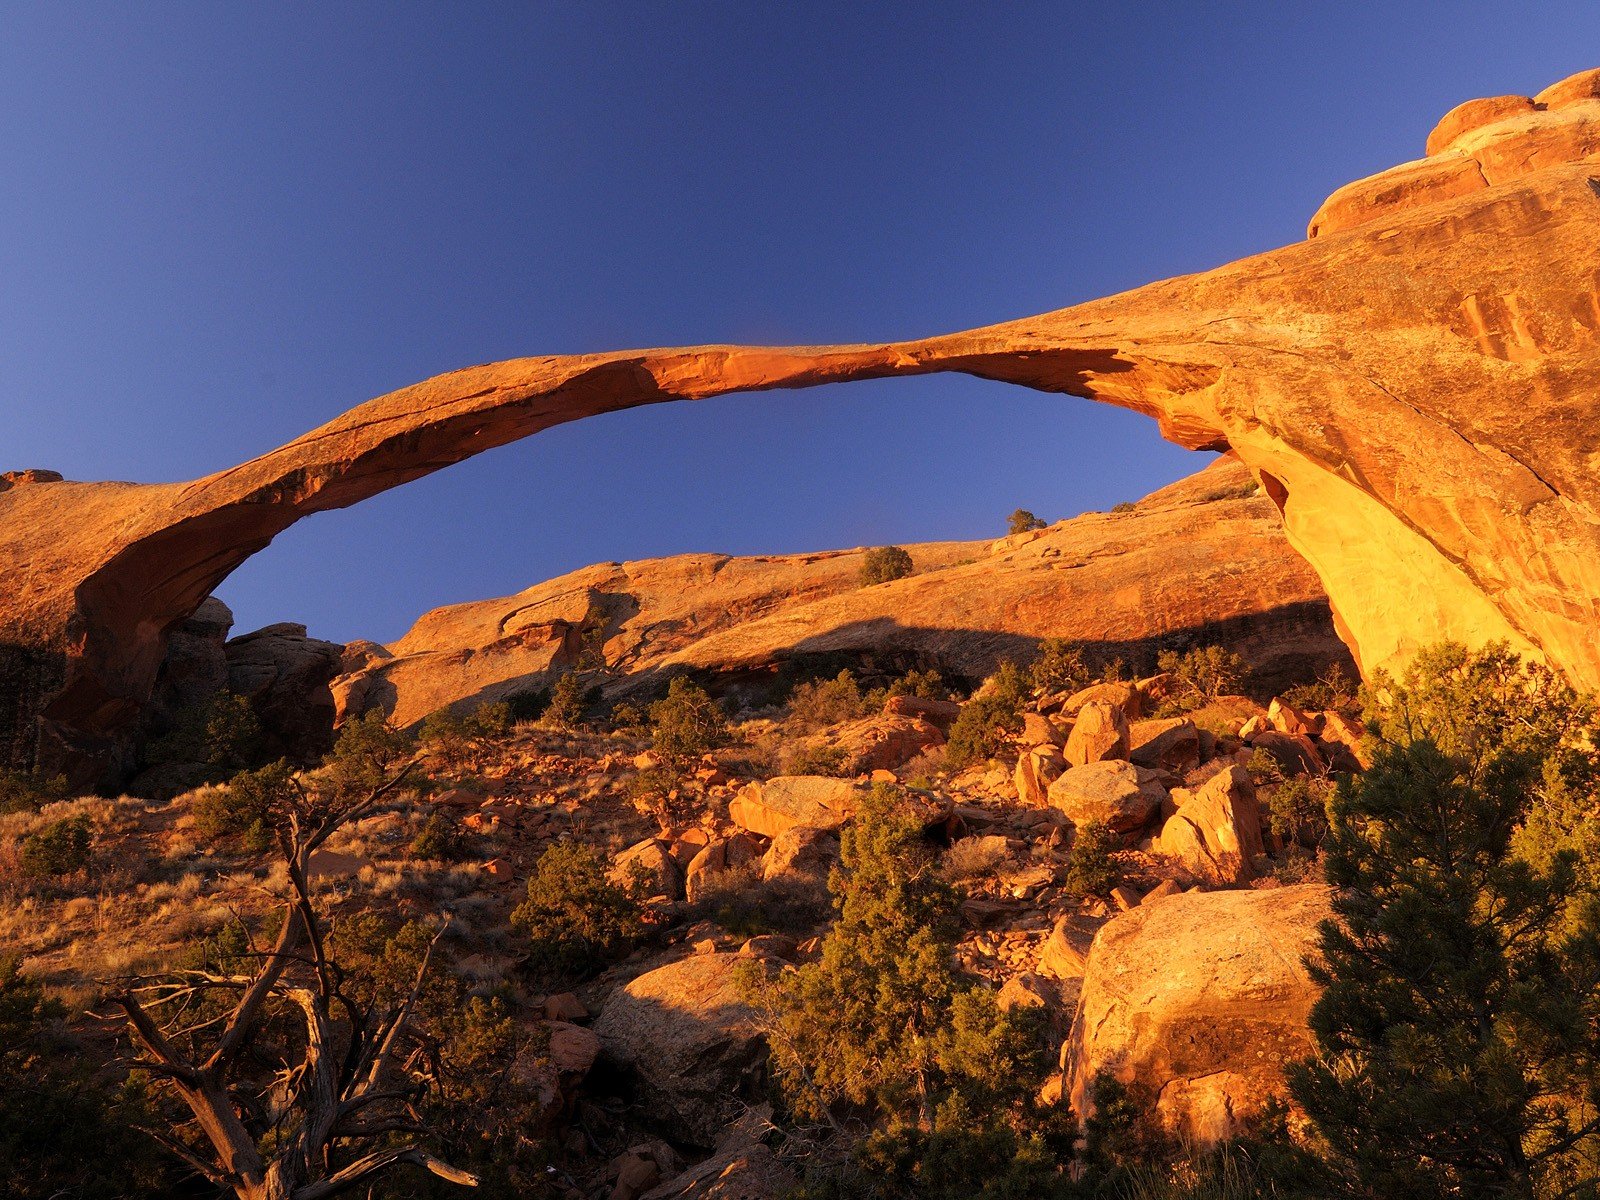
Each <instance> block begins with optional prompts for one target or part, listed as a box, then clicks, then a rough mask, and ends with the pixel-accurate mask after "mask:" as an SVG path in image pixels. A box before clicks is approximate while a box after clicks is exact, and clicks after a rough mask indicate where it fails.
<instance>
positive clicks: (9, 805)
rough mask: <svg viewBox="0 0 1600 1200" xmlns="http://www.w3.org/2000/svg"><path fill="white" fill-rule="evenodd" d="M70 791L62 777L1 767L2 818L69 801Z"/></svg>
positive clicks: (0, 795) (0, 805) (0, 806)
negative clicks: (6, 815) (8, 814)
mask: <svg viewBox="0 0 1600 1200" xmlns="http://www.w3.org/2000/svg"><path fill="white" fill-rule="evenodd" d="M69 794H70V789H68V787H67V781H66V780H65V779H63V778H62V777H61V776H59V775H56V776H47V775H38V774H30V773H29V772H27V771H12V770H9V769H7V768H4V767H0V816H3V815H5V814H6V813H18V812H38V811H39V810H40V809H41V808H43V807H44V806H45V805H46V804H54V803H55V802H56V801H58V800H65V799H67V797H68V795H69Z"/></svg>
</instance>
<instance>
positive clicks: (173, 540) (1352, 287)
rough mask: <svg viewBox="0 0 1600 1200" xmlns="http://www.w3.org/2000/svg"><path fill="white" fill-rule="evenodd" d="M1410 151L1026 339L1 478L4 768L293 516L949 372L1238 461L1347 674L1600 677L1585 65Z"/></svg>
mask: <svg viewBox="0 0 1600 1200" xmlns="http://www.w3.org/2000/svg"><path fill="white" fill-rule="evenodd" d="M1474 105H1476V106H1478V107H1476V108H1475V107H1474ZM1429 149H1430V151H1431V153H1430V155H1429V156H1428V157H1427V158H1424V159H1422V160H1419V161H1418V162H1415V163H1409V164H1404V165H1402V166H1401V167H1397V168H1394V169H1393V170H1391V171H1387V172H1384V173H1382V174H1380V175H1378V176H1374V177H1373V178H1371V179H1368V180H1362V181H1358V182H1357V183H1355V184H1351V185H1349V186H1348V187H1346V188H1342V189H1340V191H1339V192H1336V193H1335V194H1334V196H1332V197H1330V199H1329V201H1328V203H1327V204H1325V205H1324V206H1323V209H1322V210H1321V211H1320V212H1319V213H1318V214H1317V216H1316V218H1315V219H1314V220H1313V222H1312V226H1311V231H1310V234H1311V236H1309V237H1308V238H1307V240H1306V241H1303V242H1299V243H1296V244H1293V245H1290V246H1287V247H1284V248H1281V249H1278V250H1274V251H1271V252H1268V253H1266V254H1262V255H1258V256H1255V257H1252V258H1247V259H1243V260H1241V261H1239V262H1236V263H1233V264H1230V265H1228V266H1224V267H1221V268H1218V269H1217V270H1214V271H1210V272H1207V273H1205V274H1200V275H1192V276H1184V277H1181V278H1177V279H1171V280H1166V281H1162V282H1158V283H1153V284H1150V285H1148V286H1146V287H1143V288H1139V289H1137V290H1134V291H1131V292H1126V293H1123V294H1121V295H1117V296H1112V297H1109V298H1106V299H1102V300H1097V301H1093V302H1090V303H1088V304H1083V305H1079V306H1076V307H1073V308H1067V309H1062V310H1059V311H1057V312H1052V313H1047V314H1043V315H1040V316H1036V317H1030V318H1026V319H1023V320H1018V321H1011V322H1007V323H1005V324H1000V325H993V326H989V327H986V328H982V329H975V330H970V331H966V332H962V333H954V334H948V335H944V336H940V337H933V338H928V339H925V340H920V341H909V342H897V343H888V344H868V345H846V346H821V347H815V346H814V347H786V348H762V347H740V346H701V347H693V348H688V349H662V350H641V351H627V352H618V353H609V354H591V355H571V356H555V357H540V358H523V359H513V360H509V361H506V362H500V363H492V364H488V365H483V366H476V367H469V368H466V369H464V370H459V371H453V372H450V373H449V374H445V375H441V376H438V377H436V378H433V379H429V380H426V381H424V382H421V383H418V384H415V385H413V386H411V387H407V388H403V389H401V390H400V391H397V392H393V393H390V394H389V395H386V396H380V397H378V398H377V399H374V400H370V401H368V402H367V403H365V404H362V405H360V406H358V407H356V408H353V409H351V410H350V411H348V412H346V413H344V414H343V415H342V416H340V417H338V418H336V419H335V420H333V421H331V422H329V423H328V424H326V425H324V426H322V427H320V428H318V429H315V430H312V431H311V432H309V433H307V434H305V435H304V436H302V437H300V438H297V439H295V440H294V441H293V442H290V443H288V444H287V445H285V446H282V447H279V448H278V449H276V450H273V451H271V452H269V453H267V454H264V455H262V456H260V457H259V458H255V459H252V460H250V461H248V462H245V463H242V464H240V465H238V466H235V467H232V468H229V469H228V470H225V471H221V472H218V473H217V474H214V475H210V476H207V477H205V478H203V479H197V480H194V481H192V482H189V483H181V484H127V483H70V482H62V481H53V480H50V479H48V478H40V477H39V475H38V473H33V474H32V475H28V474H24V475H20V476H7V477H0V571H3V572H4V578H5V579H6V580H8V581H11V586H10V587H9V588H8V590H7V593H6V594H5V595H3V596H0V683H3V682H4V680H5V679H6V678H7V677H8V676H9V677H14V678H15V679H16V680H20V681H22V682H21V683H19V685H18V686H17V688H15V689H14V690H15V691H16V692H17V694H18V695H23V694H26V698H27V699H26V703H27V706H28V707H29V711H27V712H19V713H17V714H14V715H13V717H12V718H11V728H10V730H9V737H10V739H11V742H12V744H13V748H14V747H15V746H16V745H18V744H20V743H21V742H23V741H29V740H31V739H33V738H34V737H35V736H37V739H38V740H37V746H38V748H39V749H38V753H39V755H40V756H41V758H42V759H43V760H44V761H45V762H47V763H50V764H80V765H81V764H98V769H103V768H104V767H105V765H106V764H107V763H109V762H111V761H113V760H114V759H115V757H116V748H117V745H118V740H119V738H122V737H123V736H124V735H125V731H126V730H127V729H128V728H129V726H130V724H131V723H132V722H133V721H134V720H135V719H136V717H137V715H138V713H139V711H140V707H141V705H142V704H143V703H144V702H145V701H146V700H147V698H148V696H149V694H150V689H151V686H152V684H153V682H154V679H155V675H156V671H157V668H158V666H159V664H160V662H161V658H162V655H163V653H164V649H165V643H166V638H167V634H168V632H169V631H170V630H171V629H172V628H173V627H174V626H175V625H176V624H177V623H179V622H181V621H182V620H184V619H185V618H186V617H187V616H188V615H190V614H191V613H192V612H193V611H194V610H195V608H196V607H197V606H198V605H199V604H200V603H201V601H202V600H203V599H204V598H205V597H206V596H207V595H208V594H210V592H211V591H212V590H213V589H214V588H215V587H216V586H217V585H218V584H219V583H220V582H221V581H222V580H223V579H224V578H226V576H227V575H228V574H229V573H230V572H231V571H232V570H233V569H234V568H236V567H237V566H238V565H239V564H240V563H242V562H243V561H244V560H245V559H246V558H248V557H249V556H250V555H252V554H254V553H256V552H257V551H259V550H260V549H262V548H263V547H265V546H266V545H267V544H268V543H269V542H270V541H271V540H272V538H273V537H274V536H275V535H276V534H278V533H280V532H281V531H283V530H284V529H286V528H287V527H288V526H289V525H291V524H293V523H294V522H295V521H297V520H299V519H300V518H301V517H303V516H306V515H307V514H309V513H314V512H321V511H325V510H328V509H334V508H341V507H345V506H347V505H350V504H354V503H356V502H358V501H360V500H362V499H364V498H366V497H368V496H371V495H374V494H376V493H378V492H381V491H384V490H386V489H388V488H391V487H396V486H398V485H400V484H403V483H406V482H408V481H410V480H412V479H416V478H418V477H420V476H422V475H425V474H428V473H429V472H432V471H436V470H438V469H440V468H442V467H445V466H448V465H450V464H452V463H455V462H459V461H461V460H462V459H464V458H467V457H470V456H471V455H474V454H477V453H479V452H481V451H483V450H487V449H491V448H493V447H496V446H501V445H504V444H506V443H508V442H512V441H515V440H517V439H519V438H524V437H527V436H529V435H531V434H534V433H537V432H539V431H540V430H543V429H548V428H550V427H551V426H553V425H558V424H561V423H563V422H566V421H573V420H578V419H580V418H583V417H588V416H592V415H595V414H597V413H603V412H613V411H617V410H620V409H626V408H631V407H635V406H638V405H643V404H656V403H662V402H666V401H673V400H696V399H702V398H705V397H709V396H717V395H723V394H727V393H733V392H745V391H757V390H766V389H773V388H805V387H810V386H813V385H816V384H822V383H836V382H844V381H849V380H858V379H871V378H883V377H886V376H902V375H920V374H928V373H932V372H940V371H958V372H965V373H968V374H971V375H976V376H980V377H983V378H987V379H995V380H1001V381H1005V382H1010V383H1015V384H1019V385H1021V386H1025V387H1030V388H1035V389H1038V390H1041V391H1045V392H1054V393H1061V394H1065V395H1071V396H1079V397H1084V398H1087V399H1090V400H1095V401H1100V402H1103V403H1109V404H1117V405H1121V406H1123V407H1126V408H1129V409H1133V410H1135V411H1138V412H1141V413H1144V414H1146V415H1148V416H1150V417H1152V418H1154V419H1155V420H1156V421H1157V423H1158V425H1159V427H1160V431H1161V433H1162V435H1163V436H1165V437H1166V438H1168V439H1170V440H1172V441H1174V442H1176V443H1178V444H1180V445H1183V446H1186V447H1189V448H1191V449H1216V450H1221V449H1232V450H1233V451H1234V452H1235V453H1236V454H1237V455H1238V456H1239V458H1240V459H1242V460H1243V461H1244V462H1245V463H1246V464H1247V465H1248V466H1249V467H1250V468H1251V469H1252V471H1254V472H1255V474H1256V476H1257V478H1258V479H1259V480H1260V482H1261V483H1262V485H1263V486H1264V487H1265V489H1266V490H1267V491H1268V493H1269V494H1270V495H1271V496H1272V497H1273V498H1274V500H1275V501H1276V502H1277V504H1278V506H1279V508H1280V510H1281V511H1282V513H1283V516H1284V525H1285V529H1286V532H1287V535H1288V537H1289V540H1290V542H1291V544H1292V545H1293V546H1294V547H1295V549H1296V550H1298V551H1299V552H1300V553H1301V554H1302V555H1303V556H1304V557H1305V558H1306V559H1307V560H1308V561H1309V562H1310V564H1311V565H1312V567H1313V568H1314V569H1315V570H1316V571H1317V573H1318V575H1319V576H1320V577H1321V579H1322V581H1323V584H1324V586H1325V587H1326V589H1327V592H1328V595H1329V597H1330V599H1331V601H1332V604H1333V609H1334V613H1335V619H1336V621H1337V622H1338V625H1339V629H1340V632H1341V635H1342V636H1343V637H1344V638H1345V639H1346V641H1347V642H1348V643H1349V644H1350V646H1351V649H1352V651H1353V652H1354V653H1355V655H1356V658H1357V661H1358V662H1359V663H1360V664H1361V666H1362V669H1363V671H1364V672H1371V671H1372V670H1374V669H1376V668H1392V667H1395V666H1397V665H1399V664H1401V663H1403V662H1404V661H1405V659H1406V658H1407V657H1408V656H1409V655H1410V654H1411V653H1412V652H1413V651H1414V650H1415V649H1416V648H1417V647H1418V646H1420V645H1423V644H1426V643H1428V642H1431V641H1435V640H1438V639H1440V638H1444V637H1451V638H1456V639H1459V640H1463V641H1466V642H1468V643H1478V642H1482V641H1485V640H1488V639H1491V638H1505V639H1507V640H1509V641H1510V642H1512V644H1513V645H1515V646H1517V647H1518V648H1520V649H1521V650H1523V651H1524V652H1526V653H1528V654H1531V655H1536V656H1539V657H1542V658H1544V659H1546V660H1548V661H1549V662H1551V663H1552V664H1554V665H1555V666H1557V667H1558V668H1559V669H1560V670H1562V671H1563V672H1564V673H1565V674H1566V675H1567V676H1568V677H1569V679H1571V681H1572V682H1574V683H1575V684H1577V685H1579V686H1581V687H1585V688H1597V687H1600V483H1597V479H1600V71H1594V72H1587V73H1585V74H1584V75H1582V76H1575V77H1574V78H1573V79H1571V80H1566V81H1563V82H1562V83H1561V84H1558V85H1555V86H1554V87H1553V88H1550V89H1546V91H1545V92H1542V93H1540V95H1539V96H1538V97H1532V98H1526V97H1499V98H1496V99H1495V100H1493V101H1475V102H1472V103H1470V104H1468V105H1463V106H1462V107H1461V108H1458V109H1456V110H1454V111H1453V112H1452V113H1451V114H1450V115H1449V116H1447V117H1446V118H1445V120H1444V121H1442V122H1441V123H1440V126H1439V128H1438V129H1436V130H1435V131H1434V135H1433V136H1432V137H1431V138H1430V139H1429ZM7 655H9V656H10V657H9V658H6V657H5V656H7ZM8 664H9V665H8ZM23 684H26V686H23ZM16 703H17V704H19V705H20V704H22V703H23V701H17V702H16ZM7 734H8V731H7V730H5V729H0V736H6V735H7ZM74 773H75V774H76V775H77V776H78V777H79V778H84V769H82V768H81V767H80V769H79V770H77V771H75V772H74Z"/></svg>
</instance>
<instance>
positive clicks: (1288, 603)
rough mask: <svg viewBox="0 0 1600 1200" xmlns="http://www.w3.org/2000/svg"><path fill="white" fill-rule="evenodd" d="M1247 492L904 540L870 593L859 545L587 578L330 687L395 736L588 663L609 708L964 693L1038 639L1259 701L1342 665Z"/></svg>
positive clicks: (614, 567)
mask: <svg viewBox="0 0 1600 1200" xmlns="http://www.w3.org/2000/svg"><path fill="white" fill-rule="evenodd" d="M1252 482H1253V481H1252V480H1251V479H1250V476H1249V473H1248V472H1247V471H1246V470H1245V468H1244V467H1243V466H1242V465H1241V464H1240V463H1238V462H1237V461H1236V460H1234V459H1232V458H1223V459H1221V460H1218V461H1217V462H1215V463H1214V464H1212V465H1211V466H1209V467H1207V468H1206V469H1205V470H1203V471H1200V472H1199V473H1197V474H1195V475H1194V476H1192V477H1190V478H1188V479H1185V480H1182V481H1180V482H1178V483H1175V484H1173V485H1171V486H1170V487H1166V488H1162V489H1161V490H1160V491H1158V492H1155V493H1153V494H1152V495H1150V496H1147V497H1145V499H1143V500H1141V501H1140V502H1139V503H1138V504H1137V505H1135V506H1134V507H1133V510H1132V511H1130V512H1120V513H1087V514H1085V515H1083V516H1080V517H1076V518H1073V519H1072V520H1069V521H1062V522H1059V523H1058V524H1056V525H1053V526H1051V527H1050V528H1048V529H1046V530H1043V531H1040V532H1039V533H1038V535H1037V536H1035V537H1033V538H1031V539H1030V540H1029V541H1027V543H1026V544H1024V545H1020V546H1014V545H1005V544H1003V543H1007V542H1010V540H1011V539H1002V543H996V544H991V543H989V542H936V543H928V544H924V545H913V546H910V547H909V548H908V549H909V551H910V553H911V557H912V561H913V562H914V563H915V564H916V574H914V575H912V576H911V577H909V578H906V579H900V580H896V581H894V582H892V583H886V584H878V585H876V586H873V587H867V588H863V587H861V586H860V583H859V572H860V568H861V559H862V551H859V550H851V551H837V552H830V553H820V554H794V555H773V556H763V557H753V558H730V557H728V556H726V555H711V554H687V555H678V556H676V557H673V558H662V559H653V560H648V561H645V562H631V563H609V564H602V565H599V566H593V567H586V568H584V569H582V570H580V571H575V572H573V573H572V574H569V575H564V576H562V577H560V578H558V579H553V580H549V581H548V582H545V583H541V584H537V585H535V586H533V587H531V588H528V589H526V590H525V591H522V592H519V593H517V594H516V595H514V596H506V597H502V598H499V599H494V600H481V601H474V602H471V603H466V604H456V605H451V606H450V607H447V608H441V609H437V610H435V611H433V612H430V613H427V614H425V615H424V616H423V617H421V618H420V619H419V620H418V621H417V623H416V624H415V625H414V626H413V627H412V628H411V630H410V631H409V632H407V633H406V635H405V636H404V637H402V638H401V639H399V640H398V641H396V642H394V643H393V644H391V645H390V646H388V647H381V646H374V645H372V644H371V643H364V644H359V645H358V646H357V647H352V648H351V650H350V651H348V652H347V654H346V670H347V673H346V674H345V675H343V676H341V677H340V678H339V679H336V680H335V681H334V684H333V688H334V691H335V693H336V694H337V695H338V697H339V699H340V703H341V713H342V714H343V715H349V714H360V713H361V712H363V711H365V710H366V709H368V708H374V707H376V708H381V709H383V710H384V711H385V712H387V713H389V714H390V716H391V717H392V718H393V719H394V720H396V721H397V722H399V723H400V724H402V725H410V724H413V723H414V722H417V721H420V720H421V719H422V718H423V717H425V716H427V715H428V714H429V713H430V712H433V711H434V710H435V709H438V708H441V707H444V706H446V705H449V704H453V703H457V702H463V701H465V702H471V703H473V704H477V703H481V702H483V701H486V700H499V699H505V698H507V697H509V696H513V695H515V694H517V693H519V692H527V691H532V690H534V689H537V688H540V687H544V686H548V685H549V684H550V682H551V681H552V680H553V678H554V677H555V675H556V674H558V673H559V672H560V671H563V670H567V669H570V668H571V667H572V666H574V665H575V664H577V663H578V662H580V661H581V660H582V656H583V655H585V654H586V653H591V652H593V653H597V654H598V655H599V656H600V657H603V658H604V660H605V661H606V663H607V664H609V667H610V669H609V671H608V674H607V676H605V677H604V682H605V687H606V690H607V691H609V692H613V693H619V694H625V693H626V692H627V691H628V690H629V689H631V688H634V687H638V686H649V685H650V683H651V681H652V680H658V677H659V676H660V675H661V674H663V673H671V672H675V671H684V670H688V671H694V672H698V673H701V674H705V675H709V676H715V677H717V678H718V679H721V680H722V681H724V683H725V685H726V686H728V687H736V686H739V685H740V684H741V681H749V682H751V683H753V684H755V685H758V686H764V685H765V684H766V683H768V682H770V680H771V678H772V675H773V673H774V672H775V671H776V670H777V669H778V668H780V667H781V666H783V665H785V664H796V665H801V664H804V663H806V662H807V661H808V660H810V661H812V662H816V663H834V662H836V661H838V660H848V661H850V662H852V663H859V662H863V661H871V662H876V663H878V664H879V665H880V666H885V667H887V666H891V665H898V666H900V667H906V666H921V667H929V666H932V667H936V668H937V669H939V670H940V671H942V672H944V673H945V675H946V677H947V678H948V677H951V676H966V677H968V678H972V679H976V678H981V677H983V676H985V675H987V674H989V673H990V672H992V671H993V670H994V669H995V667H996V666H997V665H998V663H999V660H1000V659H1001V658H1003V657H1005V656H1007V655H1011V656H1014V657H1018V658H1026V657H1027V656H1028V655H1029V654H1030V653H1031V651H1032V648H1033V646H1034V644H1035V642H1036V641H1037V640H1038V639H1039V638H1044V637H1066V638H1071V639H1073V640H1074V641H1079V642H1084V643H1088V644H1090V645H1092V646H1095V647H1097V648H1098V649H1099V650H1100V651H1101V652H1103V653H1104V654H1105V655H1106V656H1108V657H1120V658H1123V659H1125V660H1127V661H1129V662H1135V663H1136V662H1139V661H1142V660H1148V661H1150V662H1153V661H1154V654H1155V651H1156V649H1157V648H1160V647H1164V646H1166V645H1169V644H1172V643H1173V642H1175V641H1215V642H1219V643H1222V644H1225V645H1227V646H1229V647H1230V648H1231V649H1233V650H1235V651H1237V652H1238V653H1240V654H1242V655H1244V656H1245V657H1246V658H1247V659H1249V660H1250V661H1251V663H1253V664H1254V665H1255V667H1256V669H1257V672H1258V676H1259V678H1260V679H1261V680H1262V681H1263V682H1264V684H1265V686H1266V687H1269V688H1271V687H1279V686H1286V685H1287V683H1288V682H1289V681H1290V680H1292V679H1295V678H1304V677H1306V676H1307V675H1313V674H1315V673H1316V672H1317V671H1318V670H1319V669H1321V667H1322V666H1324V665H1325V664H1327V663H1328V662H1330V661H1334V660H1336V659H1343V658H1344V652H1343V648H1342V647H1341V646H1340V645H1339V642H1338V638H1337V635H1336V634H1335V633H1334V630H1333V625H1332V622H1331V620H1330V619H1329V615H1328V608H1327V601H1326V598H1325V597H1324V596H1323V595H1322V590H1321V587H1320V585H1319V584H1318V583H1317V579H1316V576H1315V575H1314V574H1313V573H1312V571H1311V570H1310V568H1308V567H1307V566H1306V564H1305V563H1304V561H1303V560H1301V559H1300V558H1299V557H1298V556H1297V555H1295V554H1294V552H1293V551H1292V550H1290V549H1289V548H1288V546H1287V544H1286V543H1285V542H1284V540H1283V534H1282V529H1281V525H1280V522H1279V519H1278V513H1277V510H1276V509H1275V508H1274V507H1273V505H1272V503H1271V501H1269V500H1268V499H1267V498H1266V497H1265V496H1264V495H1261V494H1253V495H1252V494H1251V492H1252ZM589 631H592V632H589ZM831 669H837V668H836V667H834V668H831ZM595 678H596V679H597V680H600V679H601V678H602V677H599V676H596V677H595ZM905 715H908V716H909V715H914V714H910V713H907V714H905ZM942 719H943V720H944V722H945V724H946V725H948V724H949V720H950V717H949V716H945V717H944V718H942ZM1069 724H1070V722H1069ZM876 765H886V764H876ZM867 769H871V768H870V767H868V768H867Z"/></svg>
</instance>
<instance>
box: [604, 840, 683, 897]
mask: <svg viewBox="0 0 1600 1200" xmlns="http://www.w3.org/2000/svg"><path fill="white" fill-rule="evenodd" d="M610 876H611V879H612V881H613V882H614V883H618V884H620V885H622V886H623V887H633V886H634V883H635V881H636V880H641V881H643V886H644V890H645V892H646V894H647V895H651V896H665V897H666V898H667V899H668V900H681V899H683V871H682V870H681V869H680V868H679V866H678V863H677V860H676V859H674V858H673V857H672V847H671V846H670V845H669V844H668V843H666V842H664V841H662V840H661V839H660V838H645V839H644V841H642V842H637V843H635V844H634V845H632V846H629V847H628V848H627V849H626V850H624V851H623V852H622V853H621V854H619V855H617V856H616V858H614V859H612V860H611V871H610Z"/></svg>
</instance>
